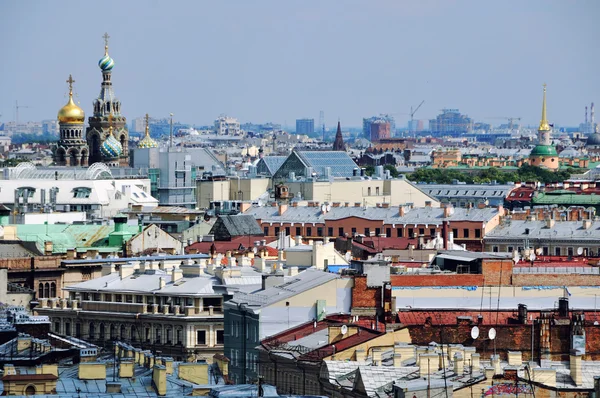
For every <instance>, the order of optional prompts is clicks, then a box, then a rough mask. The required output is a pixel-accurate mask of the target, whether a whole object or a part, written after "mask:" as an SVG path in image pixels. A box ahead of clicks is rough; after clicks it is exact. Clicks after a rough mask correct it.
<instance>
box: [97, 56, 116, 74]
mask: <svg viewBox="0 0 600 398" xmlns="http://www.w3.org/2000/svg"><path fill="white" fill-rule="evenodd" d="M98 66H99V67H100V69H102V70H103V71H104V72H109V71H110V70H111V69H112V68H113V66H115V61H114V60H113V59H112V58H111V57H110V56H109V55H108V53H107V54H104V57H102V58H100V61H98Z"/></svg>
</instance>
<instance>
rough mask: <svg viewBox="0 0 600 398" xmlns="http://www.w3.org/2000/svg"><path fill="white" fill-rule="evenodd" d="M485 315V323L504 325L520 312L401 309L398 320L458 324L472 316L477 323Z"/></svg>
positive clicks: (416, 323)
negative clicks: (462, 319) (478, 318)
mask: <svg viewBox="0 0 600 398" xmlns="http://www.w3.org/2000/svg"><path fill="white" fill-rule="evenodd" d="M529 313H530V314H536V315H534V318H537V317H538V316H539V311H537V312H536V311H529ZM479 315H481V316H483V322H482V324H483V325H496V324H498V325H502V324H507V323H509V322H508V321H509V319H510V318H513V319H517V317H518V313H517V311H516V310H514V311H490V310H485V309H484V310H483V311H420V310H410V311H399V312H398V322H400V323H401V324H403V325H407V326H409V325H425V324H426V323H427V322H431V324H432V325H456V324H457V323H458V322H457V318H458V317H459V316H460V317H471V319H472V320H473V322H475V323H477V317H478V316H479Z"/></svg>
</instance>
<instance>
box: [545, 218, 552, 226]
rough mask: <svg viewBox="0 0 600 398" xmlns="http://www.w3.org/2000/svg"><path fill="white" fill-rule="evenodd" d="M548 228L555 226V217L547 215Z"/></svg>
mask: <svg viewBox="0 0 600 398" xmlns="http://www.w3.org/2000/svg"><path fill="white" fill-rule="evenodd" d="M546 228H554V219H553V218H550V217H547V218H546Z"/></svg>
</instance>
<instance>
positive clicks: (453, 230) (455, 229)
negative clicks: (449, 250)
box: [452, 228, 458, 239]
mask: <svg viewBox="0 0 600 398" xmlns="http://www.w3.org/2000/svg"><path fill="white" fill-rule="evenodd" d="M452 235H453V236H454V238H455V239H456V238H458V229H457V228H453V229H452Z"/></svg>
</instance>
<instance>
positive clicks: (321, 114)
mask: <svg viewBox="0 0 600 398" xmlns="http://www.w3.org/2000/svg"><path fill="white" fill-rule="evenodd" d="M319 127H321V130H322V133H323V141H325V112H323V111H320V112H319Z"/></svg>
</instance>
